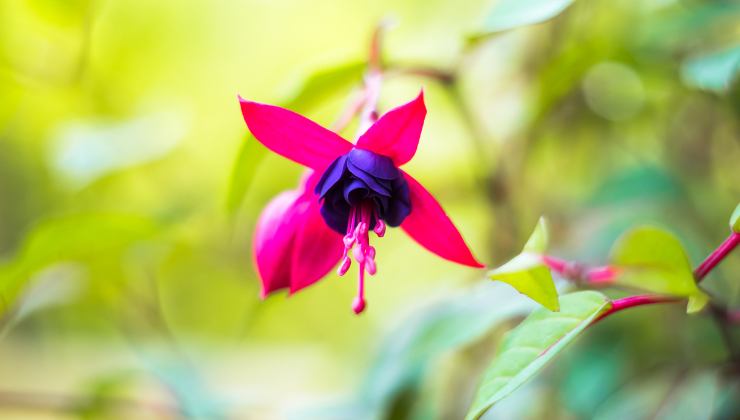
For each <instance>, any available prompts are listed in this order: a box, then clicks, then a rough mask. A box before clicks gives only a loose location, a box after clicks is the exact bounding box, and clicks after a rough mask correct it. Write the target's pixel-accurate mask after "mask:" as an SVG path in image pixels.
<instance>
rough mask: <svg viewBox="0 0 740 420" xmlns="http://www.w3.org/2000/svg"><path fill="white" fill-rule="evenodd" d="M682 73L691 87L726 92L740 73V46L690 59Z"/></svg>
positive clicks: (684, 65)
mask: <svg viewBox="0 0 740 420" xmlns="http://www.w3.org/2000/svg"><path fill="white" fill-rule="evenodd" d="M681 73H682V76H683V80H684V81H685V82H686V84H688V85H690V86H694V87H697V88H699V89H704V90H711V91H714V92H720V93H721V92H726V91H727V90H729V88H730V85H732V83H733V81H734V80H735V78H736V77H737V75H738V73H740V46H734V47H731V48H727V49H724V50H722V51H717V52H713V53H710V54H706V55H702V56H699V57H695V58H692V59H689V60H688V61H686V62H685V63H684V64H683V67H682V69H681Z"/></svg>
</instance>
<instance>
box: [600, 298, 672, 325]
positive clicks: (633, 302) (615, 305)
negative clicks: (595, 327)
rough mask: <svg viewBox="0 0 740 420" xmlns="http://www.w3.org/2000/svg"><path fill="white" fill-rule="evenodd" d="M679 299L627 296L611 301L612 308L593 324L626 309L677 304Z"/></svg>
mask: <svg viewBox="0 0 740 420" xmlns="http://www.w3.org/2000/svg"><path fill="white" fill-rule="evenodd" d="M681 300H682V299H681V298H676V297H670V296H659V295H637V296H627V297H625V298H621V299H617V300H613V301H612V307H611V308H609V310H607V311H606V312H604V313H603V314H601V315H599V317H598V318H596V319H595V320H594V322H597V321H599V320H601V319H603V318H606V317H607V316H609V315H611V314H613V313H615V312H619V311H623V310H625V309H628V308H633V307H635V306H642V305H650V304H653V303H666V302H678V301H681Z"/></svg>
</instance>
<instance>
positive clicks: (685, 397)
mask: <svg viewBox="0 0 740 420" xmlns="http://www.w3.org/2000/svg"><path fill="white" fill-rule="evenodd" d="M719 386H720V385H719V378H718V375H717V372H716V371H711V370H708V371H688V372H687V371H673V372H669V373H662V374H657V375H650V376H646V377H644V378H638V379H636V380H633V381H630V382H628V383H627V384H626V386H624V387H623V388H622V389H621V390H620V391H619V392H616V393H615V394H614V395H613V396H611V398H609V399H607V400H606V401H605V402H604V403H603V404H602V405H601V406H599V409H598V411H597V414H596V416H595V417H594V418H595V419H598V420H612V419H614V420H616V419H623V418H626V417H632V418H654V419H665V420H668V419H701V418H704V419H709V418H727V417H723V416H722V415H721V413H720V409H719V405H718V404H717V402H719V400H720V398H719V397H720V392H719V391H720V389H719ZM725 415H726V414H725Z"/></svg>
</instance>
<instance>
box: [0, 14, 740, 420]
mask: <svg viewBox="0 0 740 420" xmlns="http://www.w3.org/2000/svg"><path fill="white" fill-rule="evenodd" d="M531 3H533V4H536V3H538V2H537V1H531ZM550 3H561V4H563V5H564V6H567V5H568V4H569V3H570V2H568V1H565V2H564V1H555V2H550ZM532 10H537V7H536V6H532ZM495 12H496V2H495V1H482V0H481V1H478V0H476V1H449V0H448V1H442V0H425V1H390V0H387V1H386V0H383V1H372V2H371V1H340V0H318V1H310V2H309V1H299V0H280V1H268V0H248V1H225V0H218V1H200V0H189V1H172V0H165V1H157V2H150V1H142V0H129V1H120V0H68V1H64V0H0V292H2V294H1V295H0V308H1V309H2V312H1V313H0V316H1V317H2V318H0V331H1V332H0V337H1V338H0V339H1V341H0V417H4V418H5V417H7V418H76V417H88V418H101V417H103V418H171V417H179V416H186V417H192V418H257V419H263V418H265V419H269V418H322V419H323V418H340V419H343V418H365V417H367V418H452V419H454V418H461V417H462V416H463V415H464V413H465V412H466V410H467V407H468V405H469V404H470V401H471V399H472V393H473V392H474V390H475V387H476V385H477V381H478V378H479V375H480V372H481V370H482V368H483V367H484V366H485V365H486V364H487V362H488V360H489V359H490V355H491V354H492V350H493V349H494V348H495V345H496V342H497V340H498V338H500V336H501V334H502V333H503V332H504V331H506V330H507V329H508V328H509V327H511V326H512V325H514V322H515V321H516V319H520V317H521V316H523V315H524V314H526V311H528V310H529V309H531V307H532V306H531V304H530V303H529V301H528V300H527V299H526V298H525V297H523V296H520V295H518V294H516V293H514V292H512V291H511V290H510V289H509V288H508V287H507V286H505V285H502V284H491V283H490V282H488V281H486V280H483V277H484V276H483V272H480V271H475V270H472V269H468V268H463V267H459V266H456V265H454V264H451V263H447V262H445V261H442V260H440V259H438V258H436V257H434V256H433V255H432V254H430V253H428V252H427V251H425V250H423V249H421V248H420V247H418V246H416V245H415V243H414V242H413V241H412V240H410V239H409V238H408V237H406V236H405V235H403V234H402V233H401V232H400V231H397V230H394V231H391V232H390V234H389V235H387V236H386V237H385V238H383V239H382V240H379V241H376V246H377V248H378V258H377V260H378V264H379V273H378V275H377V276H376V277H375V278H373V279H371V280H370V282H369V285H368V299H369V304H368V310H367V311H366V313H365V314H363V315H362V316H359V317H357V316H355V315H354V314H353V313H352V311H351V309H350V305H351V301H352V296H353V295H354V288H355V285H354V282H353V281H350V280H348V279H341V278H338V277H336V276H335V275H334V274H330V275H329V276H327V278H326V279H324V280H323V281H322V282H320V283H319V284H317V285H315V286H313V287H311V288H309V289H307V290H305V291H303V292H301V293H299V294H297V295H295V296H292V297H290V298H287V297H286V296H285V295H284V294H278V295H277V296H273V297H270V298H269V299H267V300H265V301H261V300H260V299H259V297H258V295H259V281H258V279H257V277H256V275H255V270H254V266H253V264H252V256H251V235H252V232H253V228H254V224H255V221H256V218H257V217H258V215H259V213H260V211H261V209H262V207H263V206H264V205H265V204H266V203H267V202H268V201H269V199H270V198H271V197H273V196H274V195H276V194H277V193H279V192H280V191H282V190H284V189H287V188H293V187H294V186H295V185H296V182H297V180H298V177H299V176H300V173H301V168H299V167H298V166H297V165H295V164H292V163H290V162H288V161H286V160H285V159H282V158H280V157H278V156H274V155H271V154H268V153H265V151H264V150H263V149H261V146H258V145H256V144H252V143H253V139H250V138H247V130H246V127H245V125H244V122H243V120H242V117H241V114H240V110H239V106H238V103H237V94H241V95H242V96H244V97H246V98H249V99H253V100H257V101H261V102H269V103H279V104H283V105H285V106H287V107H289V108H291V109H294V110H297V111H300V112H302V113H305V114H306V115H308V116H309V117H311V118H313V119H315V120H316V121H319V122H321V123H323V124H324V125H329V124H330V123H331V122H332V121H334V120H335V119H336V118H337V117H338V116H339V115H340V113H341V110H342V108H343V107H344V106H346V105H347V103H348V102H349V99H348V98H349V97H350V96H351V94H352V92H356V91H357V89H359V88H360V87H361V75H362V71H363V67H364V64H363V63H364V61H365V60H366V57H367V51H368V44H369V40H370V37H371V34H372V33H373V31H374V29H375V27H376V26H377V25H378V22H379V21H380V20H381V19H384V18H390V19H391V20H392V21H393V22H394V23H393V25H392V27H391V28H390V29H389V30H388V31H387V33H386V35H385V36H384V37H383V44H382V50H383V57H384V64H385V68H386V77H385V83H384V85H383V90H382V94H381V99H380V108H381V110H387V109H389V108H390V107H393V106H395V105H397V104H400V103H402V102H405V101H407V100H409V99H411V98H412V97H413V96H414V95H415V94H416V93H417V92H418V90H419V89H420V87H423V88H424V90H425V98H426V101H427V107H428V109H429V113H428V116H427V120H426V124H425V129H424V133H423V135H422V140H421V145H420V148H419V153H418V154H417V157H416V158H415V160H414V161H413V162H412V163H411V164H410V165H409V167H408V170H409V172H411V173H412V174H414V176H415V177H417V179H419V180H421V181H422V182H423V183H424V184H425V185H426V186H427V187H428V189H430V190H431V191H432V192H433V193H434V194H435V195H436V196H437V198H438V199H439V200H440V202H441V203H442V204H443V206H444V207H445V209H446V210H447V211H448V213H449V214H450V216H451V218H452V219H453V220H454V221H455V222H456V224H457V225H458V226H459V228H460V230H461V231H462V233H463V236H464V237H465V238H466V240H467V241H468V243H469V244H470V246H471V248H472V249H473V250H474V252H475V253H476V254H477V255H478V256H479V258H480V259H482V260H483V262H485V263H486V264H487V265H490V266H495V265H496V264H500V263H502V262H504V261H506V260H507V259H509V258H510V257H511V256H513V255H514V254H516V253H517V252H518V251H519V249H520V248H521V246H522V244H523V242H524V241H525V240H526V237H527V236H528V234H529V233H530V232H531V229H532V228H533V226H534V224H535V223H536V221H537V219H538V217H539V216H540V215H541V214H546V215H547V216H548V217H549V218H550V221H551V226H552V230H553V241H552V242H553V243H554V244H555V245H556V249H555V253H557V254H558V255H561V256H564V257H567V258H573V259H578V260H581V261H586V262H592V263H599V262H603V261H605V260H606V257H607V252H608V249H609V247H610V246H611V244H612V242H613V241H614V239H615V238H616V237H617V236H618V235H619V234H620V233H622V232H623V231H624V230H625V229H627V228H628V227H630V226H634V225H636V224H643V223H654V224H658V225H661V226H664V227H666V228H668V229H669V230H671V231H673V232H674V233H676V234H677V235H678V236H679V237H680V238H681V239H682V241H683V243H684V245H685V246H686V247H687V248H688V249H689V251H690V253H691V254H692V255H691V257H692V262H693V263H694V264H697V263H699V262H700V261H701V258H703V257H704V256H705V255H707V253H708V252H709V251H710V250H711V249H713V248H714V247H715V246H716V245H717V244H718V243H719V242H720V241H721V240H722V239H723V238H724V237H725V236H726V229H727V218H728V217H729V213H730V212H731V211H732V209H733V208H734V206H735V205H736V204H737V201H738V198H740V170H738V167H740V166H739V165H740V124H739V123H738V121H740V120H739V119H738V116H739V115H740V88H738V84H737V83H734V79H735V75H736V74H737V73H738V69H739V68H740V4H738V3H737V2H732V1H724V2H723V1H694V0H686V1H679V0H620V1H610V0H579V1H576V2H574V3H573V4H572V5H570V7H568V8H567V9H566V10H564V11H563V12H562V13H561V14H557V15H556V16H554V17H553V19H551V20H549V21H547V22H544V23H541V24H536V25H532V26H526V27H519V28H514V29H511V30H506V31H503V30H502V31H499V29H504V28H501V27H500V24H499V23H497V22H498V21H497V19H498V17H499V15H497V14H496V13H495ZM497 25H499V26H497ZM504 26H505V25H504ZM514 26H516V25H514ZM492 32H495V33H492ZM430 69H432V70H433V71H431V72H430V71H429V70H430ZM422 70H424V71H422ZM429 73H432V74H433V75H443V76H444V77H442V78H439V77H427V76H426V75H428V74H429ZM353 130H354V126H351V127H350V128H349V129H348V130H346V132H345V133H344V134H346V135H347V136H348V137H350V138H351V137H352V135H353V133H354V132H353ZM245 138H247V139H246V140H245ZM245 142H246V143H245ZM738 273H740V258H739V257H738V256H737V255H735V256H731V257H730V258H728V259H727V261H726V262H724V263H723V265H722V266H721V267H720V269H719V270H717V272H716V273H713V274H712V277H711V278H710V279H708V280H707V282H706V287H707V289H709V290H710V291H712V292H714V293H715V294H716V295H717V296H719V299H720V301H721V302H722V303H723V304H726V305H728V306H730V307H733V306H734V307H737V306H738V305H740V282H738V280H739V279H738ZM678 306H680V305H678ZM683 309H684V308H682V307H669V306H666V307H655V308H649V309H648V308H646V309H640V310H635V311H634V312H633V313H629V314H623V315H621V316H619V317H615V318H614V319H610V321H609V322H604V323H602V324H599V325H598V326H596V327H594V328H593V329H591V330H589V332H588V334H586V335H585V336H584V337H583V338H582V339H581V340H579V341H578V342H577V344H576V345H575V346H573V347H572V348H570V349H568V350H567V351H566V352H565V355H564V356H563V357H561V358H558V359H557V360H556V362H555V363H554V364H553V365H552V366H550V367H549V368H548V369H547V370H546V371H545V373H544V374H543V375H541V376H540V377H539V378H538V379H537V380H536V381H535V382H533V383H531V384H530V385H527V386H526V387H524V388H523V389H521V390H519V391H517V392H516V393H515V394H514V395H513V396H512V397H511V398H510V399H507V400H506V401H504V402H503V403H502V404H501V405H500V406H497V407H495V408H494V410H492V411H491V412H490V413H489V414H488V415H487V416H488V417H490V418H501V419H511V418H592V417H595V416H597V417H598V416H600V417H601V418H624V417H626V416H632V417H635V418H647V417H651V416H658V417H661V416H664V417H666V416H667V418H708V417H709V416H710V415H713V416H714V417H713V418H722V416H727V415H728V414H727V413H729V417H725V418H732V417H734V415H736V414H737V413H738V411H735V410H736V409H737V407H734V408H733V407H732V404H731V403H732V401H733V400H736V398H735V397H737V394H736V393H737V389H738V386H737V382H735V383H734V384H733V383H728V382H725V378H724V376H723V375H722V374H721V372H719V366H720V364H721V363H722V362H723V361H725V360H727V358H728V357H729V356H730V354H729V351H730V350H728V348H727V346H726V345H725V343H724V342H723V339H722V337H721V333H720V331H719V330H718V329H717V327H716V326H715V325H714V324H713V323H712V320H711V318H710V317H708V316H704V315H698V316H695V317H690V318H689V317H687V316H686V315H685V313H684V310H683ZM666 326H669V327H668V328H666ZM674 326H675V327H674ZM736 333H737V331H734V332H731V334H735V336H736V335H737V334H736ZM730 338H731V339H732V338H734V339H737V337H730ZM733 392H735V394H734V396H733ZM728 401H729V402H728ZM735 402H736V401H735ZM681 404H683V405H681ZM728 404H729V406H728ZM728 407H729V408H728ZM692 410H694V411H692ZM713 410H714V411H713ZM712 413H714V414H712ZM676 416H677V417H676Z"/></svg>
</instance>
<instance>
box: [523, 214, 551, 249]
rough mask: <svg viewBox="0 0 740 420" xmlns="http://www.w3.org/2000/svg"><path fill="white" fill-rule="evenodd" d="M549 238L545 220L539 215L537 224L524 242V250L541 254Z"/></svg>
mask: <svg viewBox="0 0 740 420" xmlns="http://www.w3.org/2000/svg"><path fill="white" fill-rule="evenodd" d="M549 239H550V238H549V235H548V233H547V221H546V220H545V218H544V217H540V220H538V221H537V226H535V228H534V232H532V235H531V236H530V237H529V240H527V243H526V244H524V251H529V252H534V253H536V254H542V253H544V252H545V251H546V250H547V244H548V241H549Z"/></svg>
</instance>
